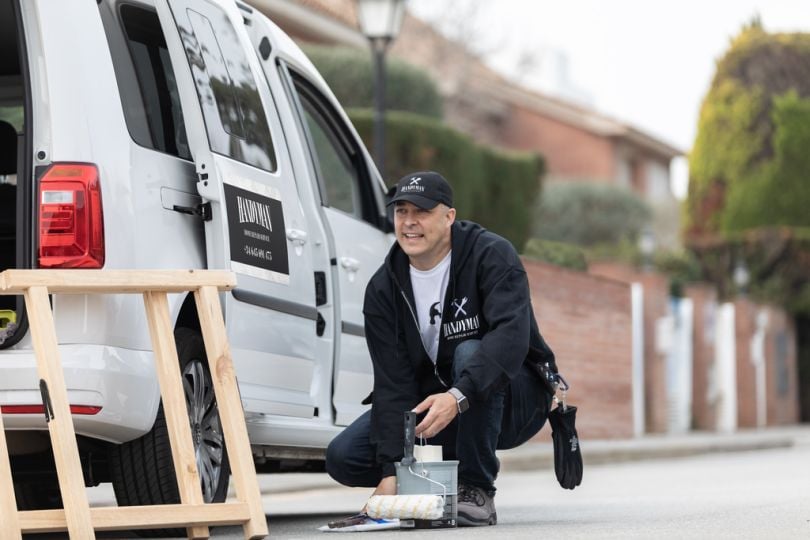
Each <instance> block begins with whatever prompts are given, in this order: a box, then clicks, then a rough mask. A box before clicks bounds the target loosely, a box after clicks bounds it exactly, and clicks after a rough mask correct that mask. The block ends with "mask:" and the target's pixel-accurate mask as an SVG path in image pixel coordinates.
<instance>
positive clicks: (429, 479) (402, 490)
mask: <svg viewBox="0 0 810 540" xmlns="http://www.w3.org/2000/svg"><path fill="white" fill-rule="evenodd" d="M394 465H395V466H396V471H397V495H441V496H442V497H444V514H442V517H440V518H439V519H414V520H409V521H412V522H413V525H411V524H410V523H402V524H401V525H402V526H403V527H409V526H413V528H415V529H444V528H449V527H455V526H456V523H457V519H458V461H427V462H425V461H417V462H414V463H411V464H410V465H403V464H402V463H394Z"/></svg>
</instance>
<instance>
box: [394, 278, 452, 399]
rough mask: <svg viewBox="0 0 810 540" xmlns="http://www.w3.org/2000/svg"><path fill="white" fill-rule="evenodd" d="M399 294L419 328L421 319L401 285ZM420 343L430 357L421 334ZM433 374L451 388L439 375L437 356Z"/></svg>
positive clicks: (443, 384) (446, 386)
mask: <svg viewBox="0 0 810 540" xmlns="http://www.w3.org/2000/svg"><path fill="white" fill-rule="evenodd" d="M399 294H401V295H402V298H403V299H404V300H405V304H406V305H407V306H408V311H410V312H411V317H413V322H414V324H415V325H416V329H417V330H419V319H417V318H416V313H414V311H413V307H412V306H411V301H410V300H408V295H406V294H405V291H403V290H402V287H399ZM439 324H441V321H440V322H439ZM439 332H441V329H440V330H439ZM420 334H421V331H420ZM439 340H441V334H439ZM419 343H420V344H421V345H422V350H423V351H425V356H427V357H428V358H430V355H429V354H428V352H427V349H425V344H424V343H423V342H422V339H421V335H420V339H419ZM433 374H434V375H436V378H437V379H438V380H439V382H440V383H442V386H444V387H445V388H450V386H449V385H448V384H447V383H446V382H444V379H442V377H441V375H439V359H438V358H436V362H434V363H433Z"/></svg>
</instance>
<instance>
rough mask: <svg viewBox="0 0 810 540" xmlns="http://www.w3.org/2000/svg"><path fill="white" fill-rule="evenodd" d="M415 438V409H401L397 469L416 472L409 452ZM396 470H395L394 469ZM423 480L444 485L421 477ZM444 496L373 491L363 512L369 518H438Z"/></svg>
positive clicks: (414, 461) (411, 452)
mask: <svg viewBox="0 0 810 540" xmlns="http://www.w3.org/2000/svg"><path fill="white" fill-rule="evenodd" d="M415 440H416V413H415V412H412V411H407V412H406V413H405V451H404V454H403V456H402V460H401V461H400V462H399V464H400V471H406V472H405V473H404V474H412V475H414V476H420V477H421V475H419V474H417V473H416V472H414V470H413V466H414V465H415V464H416V459H415V458H414V456H413V446H414V442H415ZM398 474H399V473H398ZM425 480H427V481H429V482H432V483H435V484H439V485H440V486H442V489H443V490H444V489H445V488H444V485H443V484H441V483H439V482H435V481H433V480H431V479H430V478H425ZM444 501H445V497H444V496H442V495H430V494H408V495H374V496H373V497H371V498H370V499H369V500H368V502H367V503H366V513H367V514H368V516H369V517H370V518H373V519H439V518H441V517H442V515H443V513H444Z"/></svg>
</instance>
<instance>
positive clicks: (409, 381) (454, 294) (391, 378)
mask: <svg viewBox="0 0 810 540" xmlns="http://www.w3.org/2000/svg"><path fill="white" fill-rule="evenodd" d="M451 235H452V236H451V238H452V239H451V249H452V255H451V259H450V280H449V283H448V285H447V292H446V294H445V298H444V303H443V309H442V311H441V312H442V319H441V332H440V334H439V350H438V354H437V361H436V365H435V366H434V364H433V362H432V361H431V360H430V357H429V356H428V354H427V352H426V351H425V348H424V346H423V345H422V339H421V335H420V333H419V327H418V323H417V318H416V312H415V307H414V306H415V303H414V297H413V289H412V287H411V279H410V267H409V261H408V256H407V255H406V254H405V252H403V251H402V249H401V248H400V247H399V244H398V243H395V244H394V246H393V247H392V248H391V251H390V252H389V253H388V256H387V257H386V259H385V263H384V264H383V265H382V266H381V267H380V269H379V270H378V271H377V272H376V273H375V274H374V276H373V277H372V278H371V280H370V281H369V284H368V287H367V288H366V295H365V302H364V305H363V313H364V315H365V331H366V342H367V344H368V348H369V352H370V353H371V360H372V363H373V365H374V392H373V394H372V408H371V442H372V444H375V445H376V447H377V462H378V463H381V464H382V465H383V471H384V475H385V476H388V475H391V474H393V473H394V466H393V463H394V462H395V461H398V460H400V459H401V458H402V454H403V443H404V441H403V412H404V411H409V410H411V409H412V408H413V407H415V406H416V405H417V404H418V403H419V402H421V401H422V400H423V399H425V398H426V397H427V396H429V395H431V394H436V393H440V392H444V391H446V390H447V389H448V388H449V387H450V386H451V385H452V386H455V387H456V388H458V389H459V390H460V391H461V392H462V393H463V394H464V395H465V396H466V397H467V399H469V400H470V402H471V406H475V403H476V402H478V401H483V400H486V399H487V397H488V396H489V395H490V394H491V393H493V392H496V391H498V390H500V389H502V388H504V387H505V386H507V384H508V382H509V380H510V379H512V378H513V377H515V376H517V375H518V373H519V371H520V367H521V365H522V364H523V362H524V360H525V359H526V355H527V352H528V350H529V347H530V346H531V347H532V348H533V349H537V350H538V351H539V352H540V353H541V355H542V357H543V360H544V361H547V362H549V363H550V364H551V366H552V367H553V370H554V371H556V365H555V364H554V354H553V353H552V352H551V349H549V347H548V345H546V343H545V341H544V340H543V338H542V336H541V335H540V332H539V330H538V328H537V322H536V321H535V318H534V312H533V311H532V306H531V298H530V295H529V284H528V280H527V278H526V271H525V269H524V268H523V264H522V263H521V262H520V258H519V257H518V254H517V252H516V251H515V249H514V248H513V247H512V244H510V243H509V242H508V241H507V240H505V239H503V238H502V237H500V236H498V235H496V234H494V233H492V232H489V231H487V230H486V229H484V228H483V227H481V226H480V225H478V224H475V223H472V222H469V221H456V222H455V223H454V224H453V225H452V228H451ZM468 339H478V340H481V347H480V349H479V350H478V353H477V354H476V356H475V357H474V358H473V360H472V361H471V362H470V364H469V367H468V368H467V369H465V371H464V372H463V373H462V374H461V378H460V379H459V380H458V381H456V382H455V384H453V383H452V377H451V367H452V362H453V353H454V351H455V349H456V346H458V344H459V343H461V342H463V341H465V340H468ZM538 391H541V386H540V383H539V382H538Z"/></svg>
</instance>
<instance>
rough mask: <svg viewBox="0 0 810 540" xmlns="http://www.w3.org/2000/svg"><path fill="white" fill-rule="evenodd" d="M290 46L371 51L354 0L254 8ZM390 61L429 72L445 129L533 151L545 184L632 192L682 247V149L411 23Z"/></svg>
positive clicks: (256, 1) (664, 241)
mask: <svg viewBox="0 0 810 540" xmlns="http://www.w3.org/2000/svg"><path fill="white" fill-rule="evenodd" d="M250 2H251V4H253V5H254V6H255V7H257V8H258V9H260V10H262V11H264V12H266V13H267V14H268V15H270V16H271V18H273V20H274V21H276V23H277V24H279V26H281V27H282V28H283V29H284V30H285V31H286V32H287V33H288V34H290V35H291V36H292V37H293V38H294V39H296V40H300V41H302V42H310V43H319V44H335V45H344V46H351V47H367V46H368V44H367V42H366V40H365V37H364V36H363V35H362V33H361V32H360V30H359V27H358V24H357V8H356V2H355V0H250ZM390 54H391V55H393V56H396V57H398V58H400V59H402V60H404V61H406V62H409V63H411V64H413V65H416V66H418V67H420V68H422V69H423V70H425V71H426V72H428V73H429V74H430V75H431V76H432V77H433V79H434V81H436V83H437V86H438V87H439V91H440V92H441V94H442V96H443V98H444V115H445V121H446V122H447V123H448V124H449V125H451V126H453V127H454V128H456V129H458V130H459V131H462V132H464V133H467V134H468V135H470V136H472V137H473V138H474V139H475V140H477V141H478V142H480V143H483V144H488V145H491V146H498V147H503V148H506V149H510V150H523V151H531V152H537V153H539V154H541V155H542V156H543V157H544V158H545V160H546V180H547V181H549V182H593V183H604V184H611V185H615V186H619V187H623V188H627V189H630V190H632V191H634V192H635V193H636V194H638V195H639V196H640V197H642V198H643V199H644V200H645V201H647V202H648V203H649V204H650V205H651V206H652V207H653V210H654V214H655V222H654V234H655V237H656V241H657V243H658V245H663V246H667V247H675V246H677V245H678V243H679V241H678V230H679V223H678V221H679V209H678V201H677V200H676V199H675V197H674V195H673V193H672V190H671V187H670V162H671V161H672V159H673V158H675V157H677V156H680V155H682V154H683V152H682V151H681V150H679V149H678V148H675V147H674V146H672V145H670V144H668V143H667V142H665V141H662V140H660V139H658V138H656V137H654V136H652V135H650V134H648V133H645V132H643V131H641V130H639V129H637V128H635V127H633V126H631V125H629V124H627V123H624V122H621V121H619V120H616V119H613V118H610V117H608V116H605V115H603V114H600V113H598V112H596V111H594V110H591V109H588V108H586V107H582V106H579V105H575V104H573V103H569V102H566V101H564V100H562V99H559V98H555V97H551V96H548V95H546V94H543V93H540V92H536V91H533V90H530V89H527V88H523V87H521V86H520V85H518V84H515V83H513V82H511V81H509V80H508V79H506V78H505V77H504V76H502V75H500V74H498V73H496V72H495V71H493V70H492V69H491V68H489V67H488V66H486V65H485V64H484V62H483V61H482V60H481V59H479V58H477V57H476V56H474V55H473V54H471V53H470V52H468V51H467V50H466V49H465V48H464V47H463V46H462V45H460V44H458V43H455V42H452V41H450V40H449V39H447V38H445V37H443V36H442V35H440V34H439V33H438V32H437V31H436V30H435V29H434V28H433V27H431V26H430V25H429V24H427V23H426V22H424V21H421V20H420V19H418V18H416V17H413V16H410V15H406V17H405V21H404V23H403V27H402V30H401V32H400V35H399V36H398V38H397V40H396V41H395V42H394V43H393V45H392V47H391V51H390Z"/></svg>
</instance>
